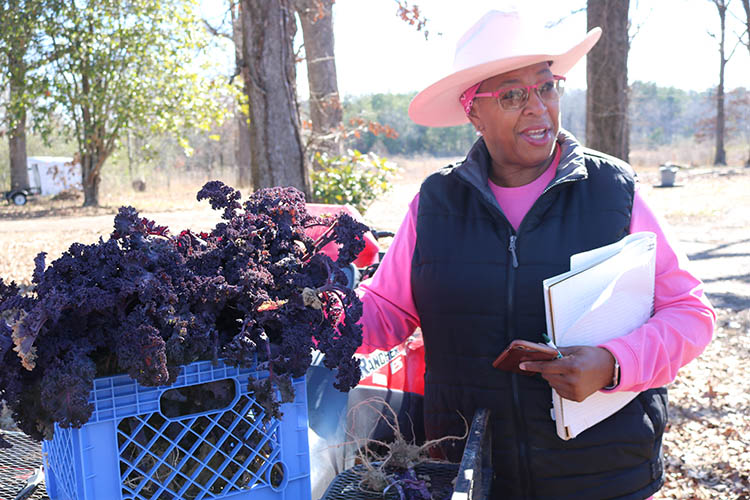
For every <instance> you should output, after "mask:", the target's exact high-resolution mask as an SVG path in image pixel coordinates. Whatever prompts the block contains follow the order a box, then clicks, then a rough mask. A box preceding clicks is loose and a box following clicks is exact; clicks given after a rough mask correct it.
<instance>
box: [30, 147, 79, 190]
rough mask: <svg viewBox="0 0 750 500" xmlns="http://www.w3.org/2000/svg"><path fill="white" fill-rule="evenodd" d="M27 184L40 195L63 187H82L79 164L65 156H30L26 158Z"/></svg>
mask: <svg viewBox="0 0 750 500" xmlns="http://www.w3.org/2000/svg"><path fill="white" fill-rule="evenodd" d="M27 165H28V172H29V186H30V187H31V188H32V189H34V188H38V189H39V190H40V194H42V195H54V194H57V193H59V192H60V191H63V190H65V189H83V184H82V177H81V165H80V164H79V163H74V162H73V158H70V157H65V156H30V157H28V160H27Z"/></svg>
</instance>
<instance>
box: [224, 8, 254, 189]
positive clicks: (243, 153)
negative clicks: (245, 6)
mask: <svg viewBox="0 0 750 500" xmlns="http://www.w3.org/2000/svg"><path fill="white" fill-rule="evenodd" d="M229 13H230V16H231V22H232V41H233V42H234V60H235V65H236V68H237V69H236V72H235V74H234V75H233V76H232V78H234V77H235V76H237V75H239V74H242V67H243V62H242V61H243V59H242V58H243V54H244V48H243V45H242V3H241V2H239V1H238V0H230V5H229ZM243 83H244V84H245V85H247V83H248V82H247V79H245V78H243ZM244 93H245V96H247V95H248V89H247V88H246V87H245V88H244ZM235 120H236V123H237V148H236V150H235V152H234V160H235V163H236V164H237V173H238V176H237V181H238V183H239V185H240V186H242V187H249V186H252V182H253V176H252V169H251V166H250V165H251V164H252V160H251V152H250V140H251V136H250V123H249V117H248V115H247V113H245V110H244V109H242V107H241V106H238V109H237V114H236V116H235Z"/></svg>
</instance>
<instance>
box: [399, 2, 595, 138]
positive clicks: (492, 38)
mask: <svg viewBox="0 0 750 500" xmlns="http://www.w3.org/2000/svg"><path fill="white" fill-rule="evenodd" d="M601 34H602V30H601V28H594V29H592V30H591V31H589V32H588V33H587V34H586V36H585V38H584V39H583V41H581V42H579V43H577V44H576V45H574V46H573V47H572V48H568V49H567V50H563V51H561V50H560V48H559V45H560V41H559V40H558V37H556V36H555V34H554V32H553V31H552V30H550V29H547V28H545V27H544V26H542V25H539V24H532V23H529V22H528V20H527V19H524V18H523V16H522V15H520V14H519V13H518V12H500V11H496V10H493V11H490V12H488V13H486V14H485V15H484V16H482V18H481V19H480V20H479V21H478V22H477V23H476V24H475V25H474V26H472V27H471V28H469V30H468V31H467V32H466V33H465V34H464V36H462V37H461V39H460V40H459V41H458V43H457V44H456V55H455V58H454V59H453V68H452V70H451V73H450V74H449V75H448V76H446V77H444V78H441V79H440V80H438V81H437V82H435V83H433V84H432V85H430V86H429V87H427V88H426V89H424V90H423V91H422V92H420V93H419V94H417V95H416V96H415V97H414V99H413V100H412V101H411V104H410V105H409V117H410V118H411V119H412V120H413V121H414V122H415V123H417V124H419V125H426V126H429V127H450V126H453V125H461V124H463V123H467V122H468V121H469V119H468V117H467V116H466V113H465V112H464V108H463V107H462V106H461V103H460V102H459V96H460V95H461V94H462V93H463V92H464V91H465V90H466V89H468V88H469V87H471V86H472V85H475V84H477V83H479V82H482V81H484V80H486V79H487V78H490V77H493V76H495V75H499V74H501V73H506V72H508V71H513V70H514V69H519V68H523V67H525V66H530V65H532V64H536V63H540V62H543V61H550V62H551V65H550V69H551V70H552V72H553V73H554V74H556V75H564V74H565V73H567V72H568V71H569V70H570V69H571V68H572V67H573V66H575V64H576V63H577V62H578V61H579V59H581V58H582V57H583V56H585V55H586V54H587V53H588V51H589V50H591V48H592V47H593V46H594V44H596V42H597V41H598V40H599V37H600V36H601Z"/></svg>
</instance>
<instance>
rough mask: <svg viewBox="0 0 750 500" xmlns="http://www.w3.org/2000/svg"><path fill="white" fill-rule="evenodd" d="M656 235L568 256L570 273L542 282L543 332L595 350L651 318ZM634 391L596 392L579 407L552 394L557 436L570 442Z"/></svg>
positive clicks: (564, 343)
mask: <svg viewBox="0 0 750 500" xmlns="http://www.w3.org/2000/svg"><path fill="white" fill-rule="evenodd" d="M655 261H656V235H655V234H654V233H651V232H645V231H644V232H639V233H633V234H630V235H628V236H626V237H624V238H623V239H622V240H620V241H618V242H617V243H613V244H611V245H607V246H604V247H601V248H597V249H594V250H591V251H588V252H584V253H580V254H576V255H573V256H572V257H571V258H570V268H571V270H570V271H569V272H567V273H563V274H560V275H557V276H554V277H552V278H548V279H546V280H544V305H545V309H546V315H547V333H548V335H549V336H550V338H551V339H552V340H553V341H554V342H555V344H556V345H558V346H559V347H567V346H574V345H599V344H602V343H604V342H607V341H609V340H612V339H614V338H617V337H621V336H623V335H626V334H628V333H630V332H631V331H632V330H634V329H636V328H638V327H639V326H641V325H643V324H644V323H645V322H646V321H648V319H649V318H650V317H651V315H652V314H653V306H654V272H655ZM637 394H638V393H637V392H614V393H602V392H596V393H594V394H592V395H591V396H589V397H588V398H586V399H585V400H583V401H582V402H580V403H577V402H575V401H570V400H568V399H565V398H562V397H560V396H559V395H558V394H557V393H556V392H555V391H554V390H552V405H553V414H554V419H555V424H556V427H557V434H558V436H560V438H562V439H565V440H567V439H572V438H575V437H576V436H577V435H578V434H580V433H581V432H583V431H584V430H586V429H588V428H589V427H591V426H593V425H596V424H597V423H599V422H601V421H602V420H604V419H605V418H607V417H609V416H610V415H612V414H614V413H615V412H617V411H619V410H620V409H621V408H622V407H624V406H625V405H626V404H628V403H629V402H630V401H631V400H632V399H633V398H635V396H636V395H637Z"/></svg>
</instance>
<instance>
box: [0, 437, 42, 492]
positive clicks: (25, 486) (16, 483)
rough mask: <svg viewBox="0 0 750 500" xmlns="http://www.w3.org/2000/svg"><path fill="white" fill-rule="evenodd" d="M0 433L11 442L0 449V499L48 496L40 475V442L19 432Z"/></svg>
mask: <svg viewBox="0 0 750 500" xmlns="http://www.w3.org/2000/svg"><path fill="white" fill-rule="evenodd" d="M0 434H2V436H3V439H5V440H6V441H8V442H9V443H11V444H12V445H13V448H10V449H7V450H5V449H0V500H49V497H48V496H47V490H45V489H44V481H43V480H42V479H43V477H40V473H41V467H42V446H41V445H40V444H39V443H37V442H36V441H34V440H32V439H31V438H29V437H28V436H26V435H25V434H23V433H21V432H12V431H0ZM34 483H36V484H34Z"/></svg>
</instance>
